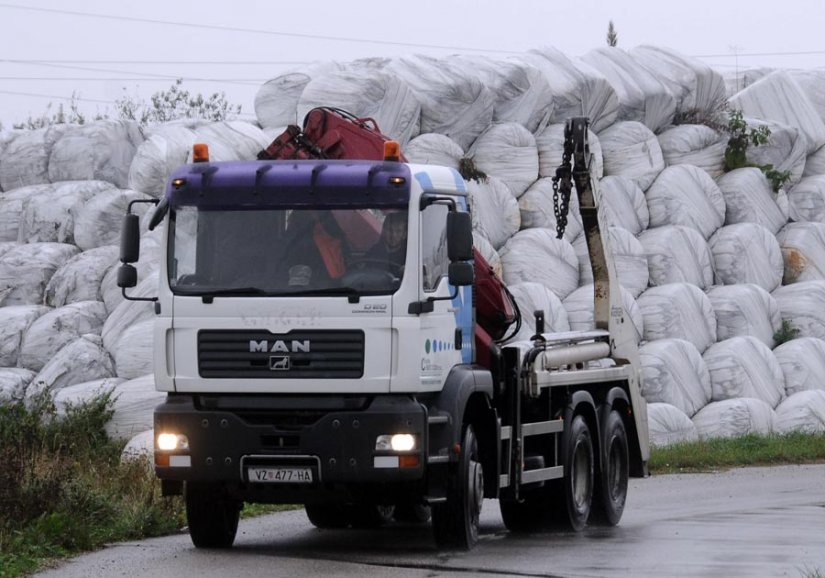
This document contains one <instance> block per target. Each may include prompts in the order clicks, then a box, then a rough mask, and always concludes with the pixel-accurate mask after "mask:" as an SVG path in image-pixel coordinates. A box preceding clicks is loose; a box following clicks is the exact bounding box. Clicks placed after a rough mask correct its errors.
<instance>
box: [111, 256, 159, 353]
mask: <svg viewBox="0 0 825 578" xmlns="http://www.w3.org/2000/svg"><path fill="white" fill-rule="evenodd" d="M157 291H158V274H157V272H154V273H152V274H151V275H149V276H148V277H146V278H145V279H144V280H143V281H141V282H140V283H138V286H137V287H135V289H133V290H132V291H131V293H130V295H132V296H133V297H149V296H152V295H156V294H157ZM154 315H155V314H154V311H153V309H152V304H151V303H150V302H148V301H122V302H121V303H120V305H118V306H117V307H115V309H114V310H113V311H112V312H111V313H110V314H109V317H107V318H106V322H105V323H104V324H103V330H102V331H101V336H102V338H103V343H104V345H105V347H106V350H107V351H109V353H111V354H112V355H114V353H115V351H117V347H118V343H119V342H120V339H121V337H122V335H123V333H124V332H125V331H126V329H128V328H129V327H131V326H133V325H135V324H137V323H140V322H141V321H146V320H148V319H152V318H154Z"/></svg>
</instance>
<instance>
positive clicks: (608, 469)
mask: <svg viewBox="0 0 825 578" xmlns="http://www.w3.org/2000/svg"><path fill="white" fill-rule="evenodd" d="M601 451H602V454H603V455H602V464H604V465H603V467H602V468H601V471H600V472H599V476H598V478H597V480H596V489H595V494H594V497H593V511H592V513H591V515H590V518H591V522H592V523H593V524H597V525H600V526H615V525H616V524H618V523H619V520H621V519H622V513H623V512H624V505H625V502H626V500H627V482H628V478H629V476H630V465H629V451H628V444H627V431H626V430H625V427H624V421H623V420H622V417H621V416H620V415H619V413H618V412H617V411H615V410H614V411H611V412H610V413H608V414H607V418H606V419H605V422H604V424H603V426H602V443H601Z"/></svg>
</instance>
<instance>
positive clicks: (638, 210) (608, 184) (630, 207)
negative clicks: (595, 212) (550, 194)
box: [571, 175, 650, 235]
mask: <svg viewBox="0 0 825 578" xmlns="http://www.w3.org/2000/svg"><path fill="white" fill-rule="evenodd" d="M598 189H599V194H600V197H599V202H600V206H599V217H600V221H601V223H602V226H606V227H621V228H622V229H626V230H628V231H630V232H631V233H633V234H634V235H638V234H639V233H641V232H642V231H644V230H645V229H647V227H648V226H649V224H650V211H649V210H648V208H647V199H645V194H644V192H643V191H642V189H641V188H639V184H638V183H637V182H636V181H634V180H632V179H629V178H626V177H619V176H615V175H614V176H609V177H604V178H603V179H602V180H600V181H599V185H598ZM571 198H572V197H571Z"/></svg>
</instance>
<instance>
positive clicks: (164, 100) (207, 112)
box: [115, 78, 241, 126]
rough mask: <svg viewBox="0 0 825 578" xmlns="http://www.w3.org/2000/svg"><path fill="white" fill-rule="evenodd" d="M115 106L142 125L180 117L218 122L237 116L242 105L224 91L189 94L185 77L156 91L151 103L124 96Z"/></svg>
mask: <svg viewBox="0 0 825 578" xmlns="http://www.w3.org/2000/svg"><path fill="white" fill-rule="evenodd" d="M115 107H116V109H117V113H118V116H119V117H120V118H122V119H127V120H134V121H137V122H138V123H140V124H141V126H145V125H147V124H149V123H156V122H168V121H170V120H175V119H179V118H192V119H203V120H209V121H213V122H217V121H222V120H227V119H230V118H234V117H235V116H237V115H238V114H240V112H241V107H240V105H233V104H229V102H228V101H227V100H226V95H225V93H223V92H220V93H217V92H216V93H214V94H212V95H211V96H209V97H208V98H205V97H204V96H203V95H202V94H196V95H192V94H190V92H189V91H188V90H185V89H184V88H183V79H180V78H179V79H177V80H176V81H175V83H174V84H173V85H172V86H171V87H170V88H169V89H168V90H162V91H160V92H156V93H155V94H153V95H152V96H151V98H150V103H149V104H147V103H145V102H144V101H142V100H137V99H135V98H133V97H131V96H124V97H123V98H120V99H118V100H117V101H115Z"/></svg>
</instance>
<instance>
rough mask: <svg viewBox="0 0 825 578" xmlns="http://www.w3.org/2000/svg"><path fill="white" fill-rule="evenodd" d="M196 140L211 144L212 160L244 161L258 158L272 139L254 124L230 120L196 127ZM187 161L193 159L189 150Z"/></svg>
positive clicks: (210, 154) (210, 153) (210, 156)
mask: <svg viewBox="0 0 825 578" xmlns="http://www.w3.org/2000/svg"><path fill="white" fill-rule="evenodd" d="M195 141H196V142H199V143H206V144H207V145H209V160H211V161H244V160H251V159H255V158H257V155H258V153H259V152H260V151H261V150H262V149H264V148H266V147H267V146H269V144H270V142H271V140H270V139H269V137H267V136H266V135H265V134H264V132H263V131H262V130H261V129H260V128H258V127H257V126H255V125H254V124H251V123H248V122H245V121H242V120H230V121H223V122H214V123H211V124H206V125H203V126H200V127H198V128H196V129H195ZM186 160H187V162H191V160H192V150H190V151H189V155H188V156H187V159H186Z"/></svg>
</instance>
